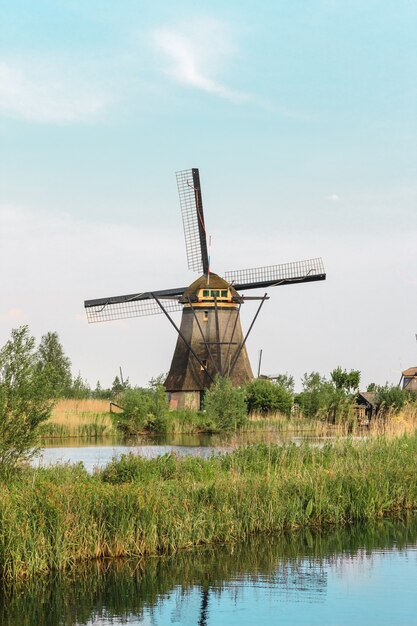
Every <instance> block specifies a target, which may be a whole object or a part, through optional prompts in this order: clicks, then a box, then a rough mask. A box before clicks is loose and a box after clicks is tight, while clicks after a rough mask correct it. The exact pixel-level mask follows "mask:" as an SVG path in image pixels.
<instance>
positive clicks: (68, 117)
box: [0, 60, 108, 124]
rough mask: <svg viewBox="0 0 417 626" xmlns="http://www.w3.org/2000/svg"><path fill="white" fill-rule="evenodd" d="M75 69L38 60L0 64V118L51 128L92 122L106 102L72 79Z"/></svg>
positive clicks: (87, 83) (85, 84) (91, 88)
mask: <svg viewBox="0 0 417 626" xmlns="http://www.w3.org/2000/svg"><path fill="white" fill-rule="evenodd" d="M75 69H76V68H73V67H70V68H68V66H67V67H61V68H59V67H56V66H52V65H51V64H49V63H44V62H43V61H39V60H38V61H30V62H29V61H25V62H21V61H12V62H10V61H8V62H6V61H3V62H0V115H3V116H5V117H9V118H14V119H23V120H28V121H33V122H41V123H50V124H62V123H64V124H66V123H71V122H79V121H87V120H89V119H91V118H95V117H96V116H97V115H98V114H100V113H101V112H102V111H103V109H104V107H105V105H106V104H107V100H108V99H107V97H105V96H104V95H103V94H102V93H100V91H99V90H97V88H95V87H94V86H93V85H92V84H91V82H90V81H84V80H80V79H79V78H77V77H74V76H73V75H71V74H72V71H73V70H75Z"/></svg>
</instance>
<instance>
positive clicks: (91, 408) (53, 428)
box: [40, 400, 115, 439]
mask: <svg viewBox="0 0 417 626" xmlns="http://www.w3.org/2000/svg"><path fill="white" fill-rule="evenodd" d="M114 432H115V430H114V425H113V420H112V417H111V413H110V412H109V401H108V400H59V401H58V402H57V403H56V405H55V406H54V408H53V411H52V415H51V417H50V418H49V420H48V421H47V422H45V423H44V424H42V426H41V428H40V435H41V437H43V438H62V439H63V438H67V437H90V438H97V437H104V436H106V435H111V434H114Z"/></svg>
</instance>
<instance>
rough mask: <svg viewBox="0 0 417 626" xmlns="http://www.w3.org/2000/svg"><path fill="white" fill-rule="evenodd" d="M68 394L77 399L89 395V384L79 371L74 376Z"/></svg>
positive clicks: (82, 398) (88, 396)
mask: <svg viewBox="0 0 417 626" xmlns="http://www.w3.org/2000/svg"><path fill="white" fill-rule="evenodd" d="M68 395H69V397H70V398H76V399H77V400H84V399H85V398H90V397H91V395H92V394H91V388H90V385H89V384H88V382H87V381H86V380H84V379H83V378H82V376H81V373H80V372H78V375H77V376H76V378H74V380H73V382H72V385H71V389H70V391H69V393H68Z"/></svg>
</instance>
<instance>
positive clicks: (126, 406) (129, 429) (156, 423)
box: [116, 385, 168, 434]
mask: <svg viewBox="0 0 417 626" xmlns="http://www.w3.org/2000/svg"><path fill="white" fill-rule="evenodd" d="M120 404H121V406H122V407H123V413H121V414H120V415H117V417H116V419H117V426H118V428H120V429H121V430H122V431H123V432H124V433H125V434H138V433H140V432H144V431H148V432H152V431H156V432H165V431H166V425H167V412H168V400H167V397H166V392H165V389H164V387H162V386H161V385H158V386H156V387H154V388H151V389H144V388H141V387H134V388H133V389H126V390H125V391H124V392H123V394H122V396H121V398H120Z"/></svg>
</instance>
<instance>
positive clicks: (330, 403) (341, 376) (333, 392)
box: [296, 367, 360, 424]
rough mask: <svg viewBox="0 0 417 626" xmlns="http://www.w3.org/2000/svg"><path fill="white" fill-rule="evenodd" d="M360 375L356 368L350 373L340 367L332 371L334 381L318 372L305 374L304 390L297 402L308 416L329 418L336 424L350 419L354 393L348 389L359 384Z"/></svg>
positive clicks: (298, 396)
mask: <svg viewBox="0 0 417 626" xmlns="http://www.w3.org/2000/svg"><path fill="white" fill-rule="evenodd" d="M359 376H360V373H359V372H356V371H355V370H352V372H351V373H350V374H348V373H347V372H346V371H344V372H342V370H341V368H340V367H339V368H337V369H336V370H333V372H332V373H331V378H332V382H330V381H328V380H326V378H325V377H322V376H321V375H320V374H319V373H318V372H312V373H311V374H304V378H303V380H302V384H303V391H302V392H301V393H299V394H298V395H297V397H296V402H297V404H298V405H299V406H300V408H301V411H302V413H303V414H304V415H305V416H306V417H318V418H319V419H328V420H329V421H331V422H333V423H334V424H336V423H338V422H341V421H344V422H346V421H349V420H351V419H352V417H353V409H352V407H353V404H354V395H353V394H351V393H349V391H348V390H349V389H351V388H353V387H354V386H355V385H356V384H359Z"/></svg>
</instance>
